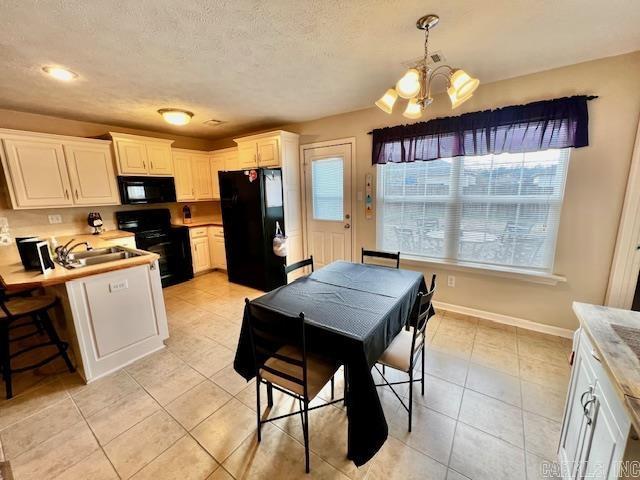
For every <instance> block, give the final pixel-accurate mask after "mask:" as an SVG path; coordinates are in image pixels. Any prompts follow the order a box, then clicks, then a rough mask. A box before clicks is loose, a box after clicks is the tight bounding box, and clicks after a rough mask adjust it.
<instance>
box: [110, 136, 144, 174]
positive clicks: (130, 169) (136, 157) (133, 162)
mask: <svg viewBox="0 0 640 480" xmlns="http://www.w3.org/2000/svg"><path fill="white" fill-rule="evenodd" d="M114 142H115V148H116V152H117V158H118V171H119V172H120V174H121V175H147V173H148V171H147V163H148V160H149V159H148V156H147V146H146V145H145V143H144V142H139V141H136V140H122V139H117V140H114Z"/></svg>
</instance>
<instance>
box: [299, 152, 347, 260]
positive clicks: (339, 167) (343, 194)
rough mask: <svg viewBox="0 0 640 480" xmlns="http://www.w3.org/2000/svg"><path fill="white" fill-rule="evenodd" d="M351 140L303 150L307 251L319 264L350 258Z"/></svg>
mask: <svg viewBox="0 0 640 480" xmlns="http://www.w3.org/2000/svg"><path fill="white" fill-rule="evenodd" d="M351 161H352V159H351V144H344V145H332V146H327V147H317V148H309V149H305V150H304V170H305V191H306V211H307V251H308V252H309V255H313V261H314V264H315V265H317V266H318V267H322V266H324V265H327V264H329V263H331V262H334V261H336V260H347V261H350V260H351V258H352V255H351V244H352V241H353V240H352V229H351V220H352V219H351Z"/></svg>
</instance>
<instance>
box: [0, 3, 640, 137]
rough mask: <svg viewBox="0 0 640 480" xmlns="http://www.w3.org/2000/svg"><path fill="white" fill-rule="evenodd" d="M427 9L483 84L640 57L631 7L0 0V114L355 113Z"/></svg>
mask: <svg viewBox="0 0 640 480" xmlns="http://www.w3.org/2000/svg"><path fill="white" fill-rule="evenodd" d="M426 13H437V14H438V15H440V17H441V21H440V25H439V26H438V27H437V29H435V30H434V31H433V32H432V35H431V41H432V42H431V44H432V49H433V50H442V52H443V53H444V54H445V56H446V58H447V60H448V63H451V64H453V65H457V66H460V67H462V68H464V69H465V70H467V71H468V72H470V73H471V74H473V75H474V76H477V77H478V78H480V80H481V82H484V83H486V82H491V81H495V80H499V79H503V78H509V77H514V76H518V75H523V74H527V73H531V72H536V71H541V70H547V69H550V68H554V67H559V66H563V65H568V64H573V63H578V62H582V61H586V60H590V59H594V58H600V57H606V56H611V55H616V54H620V53H625V52H629V51H633V50H638V49H640V28H638V25H639V24H640V1H636V0H608V1H606V2H603V1H596V0H536V1H532V0H484V1H480V0H456V1H451V0H448V1H441V0H438V1H435V0H432V1H425V0H404V1H390V0H384V1H383V0H348V1H333V0H313V1H312V0H272V1H249V0H235V1H233V0H232V1H220V0H179V1H176V0H134V1H128V2H123V1H113V0H90V1H88V0H81V1H80V0H47V1H34V0H2V1H1V2H0V18H1V19H2V29H0V66H1V69H0V107H3V108H9V109H14V110H23V111H29V112H37V113H46V114H52V115H57V116H62V117H68V118H74V119H82V120H91V121H97V122H105V123H111V124H118V125H123V126H129V127H140V128H146V129H151V130H158V131H173V132H176V133H178V132H179V133H181V134H184V135H191V136H199V137H208V138H215V137H221V136H228V135H231V134H234V133H237V132H241V131H248V130H252V129H258V128H262V127H270V126H274V125H278V124H283V123H289V122H297V121H303V120H309V119H313V118H319V117H324V116H327V115H332V114H336V113H341V112H347V111H352V110H357V109H361V108H365V107H367V106H370V105H371V104H372V102H373V101H375V100H376V99H377V98H378V97H379V96H380V94H381V92H383V91H384V89H385V88H387V87H389V86H390V85H392V84H393V83H394V82H395V80H396V79H397V78H398V77H399V76H400V75H401V73H402V70H403V63H404V62H406V61H407V60H409V59H413V58H415V57H418V56H420V55H421V52H422V40H423V37H422V33H421V32H419V31H418V30H416V29H415V27H414V24H415V21H416V19H417V18H418V17H420V16H422V15H423V14H426ZM50 64H54V65H56V64H59V65H64V66H66V67H68V68H70V69H72V70H73V71H75V72H77V73H78V74H79V75H80V78H79V80H78V81H76V82H73V83H71V84H63V83H61V82H56V81H53V80H51V79H50V78H47V77H45V76H44V75H43V74H42V72H41V71H40V67H41V66H42V65H50ZM480 88H482V85H481V87H480ZM162 107H179V108H184V109H187V110H191V111H193V112H194V113H195V117H194V119H193V122H192V123H191V124H190V125H188V126H186V127H180V128H177V127H170V126H168V125H166V124H165V123H163V121H162V119H161V117H160V116H159V115H158V114H157V113H156V111H157V110H158V109H159V108H162ZM210 118H216V119H220V120H224V121H226V122H227V123H226V124H225V125H224V126H220V127H216V128H212V127H208V126H205V125H203V124H202V122H204V121H205V120H208V119H210Z"/></svg>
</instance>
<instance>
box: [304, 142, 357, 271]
mask: <svg viewBox="0 0 640 480" xmlns="http://www.w3.org/2000/svg"><path fill="white" fill-rule="evenodd" d="M338 145H351V258H352V259H353V261H355V260H356V259H358V258H359V257H358V255H359V253H360V250H359V248H358V245H357V242H356V239H357V238H358V235H357V223H358V222H357V221H356V220H357V212H356V208H357V201H356V200H357V186H358V175H357V161H356V137H346V138H337V139H335V140H325V141H322V142H314V143H306V144H304V145H300V176H301V178H300V186H301V190H302V192H301V194H302V198H301V199H302V205H301V207H302V208H301V212H302V230H303V237H304V238H303V245H302V246H303V251H304V257H305V258H306V257H308V256H309V248H308V245H307V242H308V240H309V234H308V232H307V179H306V175H305V169H304V151H305V150H311V149H314V148H321V147H334V146H338Z"/></svg>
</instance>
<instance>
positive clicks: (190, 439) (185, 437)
mask: <svg viewBox="0 0 640 480" xmlns="http://www.w3.org/2000/svg"><path fill="white" fill-rule="evenodd" d="M256 295H259V292H256V291H254V290H251V289H248V288H245V287H242V286H238V285H233V284H229V283H228V282H227V280H226V276H225V275H224V274H222V273H211V274H207V275H204V276H200V277H198V278H196V279H194V280H192V281H190V282H188V283H184V284H181V285H177V286H175V287H171V288H168V289H166V290H165V298H166V306H167V312H168V315H169V327H170V335H171V338H170V339H169V340H168V342H167V348H166V349H164V350H162V351H160V352H158V353H155V354H153V355H151V356H149V357H147V358H144V359H142V360H139V361H138V362H136V363H134V364H132V365H130V366H129V367H127V368H125V369H124V370H122V371H120V372H117V373H115V374H113V375H111V376H109V377H106V378H104V379H101V380H99V381H97V382H95V383H93V384H91V385H83V384H82V383H81V382H80V381H79V378H78V377H77V376H75V375H69V374H65V373H63V369H62V368H60V365H54V366H53V367H49V368H48V369H45V371H43V372H37V373H27V374H24V375H22V376H20V377H19V378H18V379H17V381H16V384H17V385H16V388H17V390H18V393H20V394H19V395H18V396H16V397H15V398H14V399H12V400H10V401H2V402H0V440H1V442H2V450H0V455H4V456H5V457H6V459H8V460H10V461H11V464H12V466H13V470H14V475H15V477H16V480H27V479H70V480H73V479H85V478H87V479H92V480H102V479H105V480H106V479H117V478H134V479H209V480H223V479H232V478H237V479H239V478H256V479H262V478H264V479H270V480H275V479H278V480H280V479H296V478H306V476H305V474H304V460H303V459H304V455H303V446H302V429H301V426H300V422H299V418H298V417H297V416H296V417H292V418H289V419H284V420H281V421H279V422H277V423H274V424H269V425H267V426H266V427H265V428H264V430H263V432H264V433H263V440H262V443H261V444H259V445H258V444H257V442H256V435H255V430H256V427H255V413H254V408H255V407H254V405H255V403H254V402H255V385H254V383H253V382H251V383H250V384H247V383H246V382H245V381H244V380H243V379H241V378H240V377H239V376H238V375H237V374H236V373H235V372H234V371H233V368H232V361H233V356H234V349H235V346H236V341H237V337H238V333H239V330H240V322H241V317H242V309H243V299H244V297H245V296H249V297H254V296H256ZM428 335H429V345H428V352H427V361H426V365H427V366H426V370H427V374H428V375H427V378H426V394H425V396H424V397H422V396H421V395H420V394H415V397H414V400H415V402H414V406H415V408H414V421H413V425H414V427H413V432H412V433H408V432H407V416H406V412H405V411H404V410H403V409H402V407H401V406H400V405H399V403H398V402H397V400H396V398H395V397H393V395H392V394H391V392H389V391H388V390H386V389H381V390H380V391H379V393H380V397H381V399H382V403H383V407H384V410H385V415H386V418H387V421H388V424H389V432H390V436H389V439H388V440H387V442H386V444H385V445H384V447H383V448H382V449H381V451H380V452H379V453H378V454H377V455H376V456H375V458H374V459H373V460H371V461H370V462H369V463H368V464H367V465H365V466H363V467H361V468H359V469H357V468H356V467H355V466H354V465H353V464H352V463H351V462H349V461H348V460H346V458H345V454H346V427H347V420H346V415H345V412H344V410H343V409H342V408H340V407H338V406H329V407H327V408H324V409H319V410H315V411H314V412H312V413H311V415H310V418H311V421H310V422H311V427H310V428H311V435H310V436H311V450H312V457H311V475H310V476H311V477H313V478H323V479H325V478H326V479H329V478H331V479H334V478H335V479H337V478H359V479H362V478H364V479H368V480H375V479H385V480H389V479H396V478H398V479H403V480H405V479H449V480H454V479H455V480H459V479H466V478H468V479H478V480H485V479H496V480H498V479H508V480H516V479H525V478H526V479H536V478H541V477H540V474H539V471H540V470H539V465H540V463H541V462H542V461H543V460H545V459H547V460H552V459H553V458H554V456H555V450H556V445H557V442H558V437H559V432H560V423H559V421H560V419H561V415H562V410H563V404H564V398H565V392H566V388H567V383H568V379H569V367H568V366H567V362H566V356H567V354H568V353H569V350H570V344H569V342H568V341H567V340H566V339H560V338H558V337H551V336H547V335H541V334H538V333H534V332H529V331H526V330H520V329H515V328H513V327H508V326H503V325H499V324H495V323H491V322H487V321H482V320H477V319H475V318H470V317H465V316H460V315H455V314H452V313H448V312H440V313H438V315H437V316H436V317H433V318H432V319H431V320H430V324H429V327H428ZM387 372H388V373H389V372H390V370H387ZM389 376H390V377H394V378H395V376H394V374H392V373H390V374H389ZM338 390H339V394H340V395H341V394H342V382H341V381H340V380H338ZM402 394H403V395H404V396H407V395H408V390H407V389H404V390H402ZM263 398H265V397H264V396H263ZM328 398H329V397H328V388H325V390H324V391H323V392H322V393H321V395H320V397H319V398H318V399H317V400H316V402H324V401H326V400H327V399H328ZM294 408H295V405H294V404H293V403H292V402H291V401H290V400H289V399H288V398H287V397H283V396H281V395H277V392H276V395H275V406H274V409H273V410H272V412H271V413H272V415H278V414H281V413H284V412H286V411H292V410H293V409H294ZM2 451H3V452H4V453H2Z"/></svg>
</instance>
